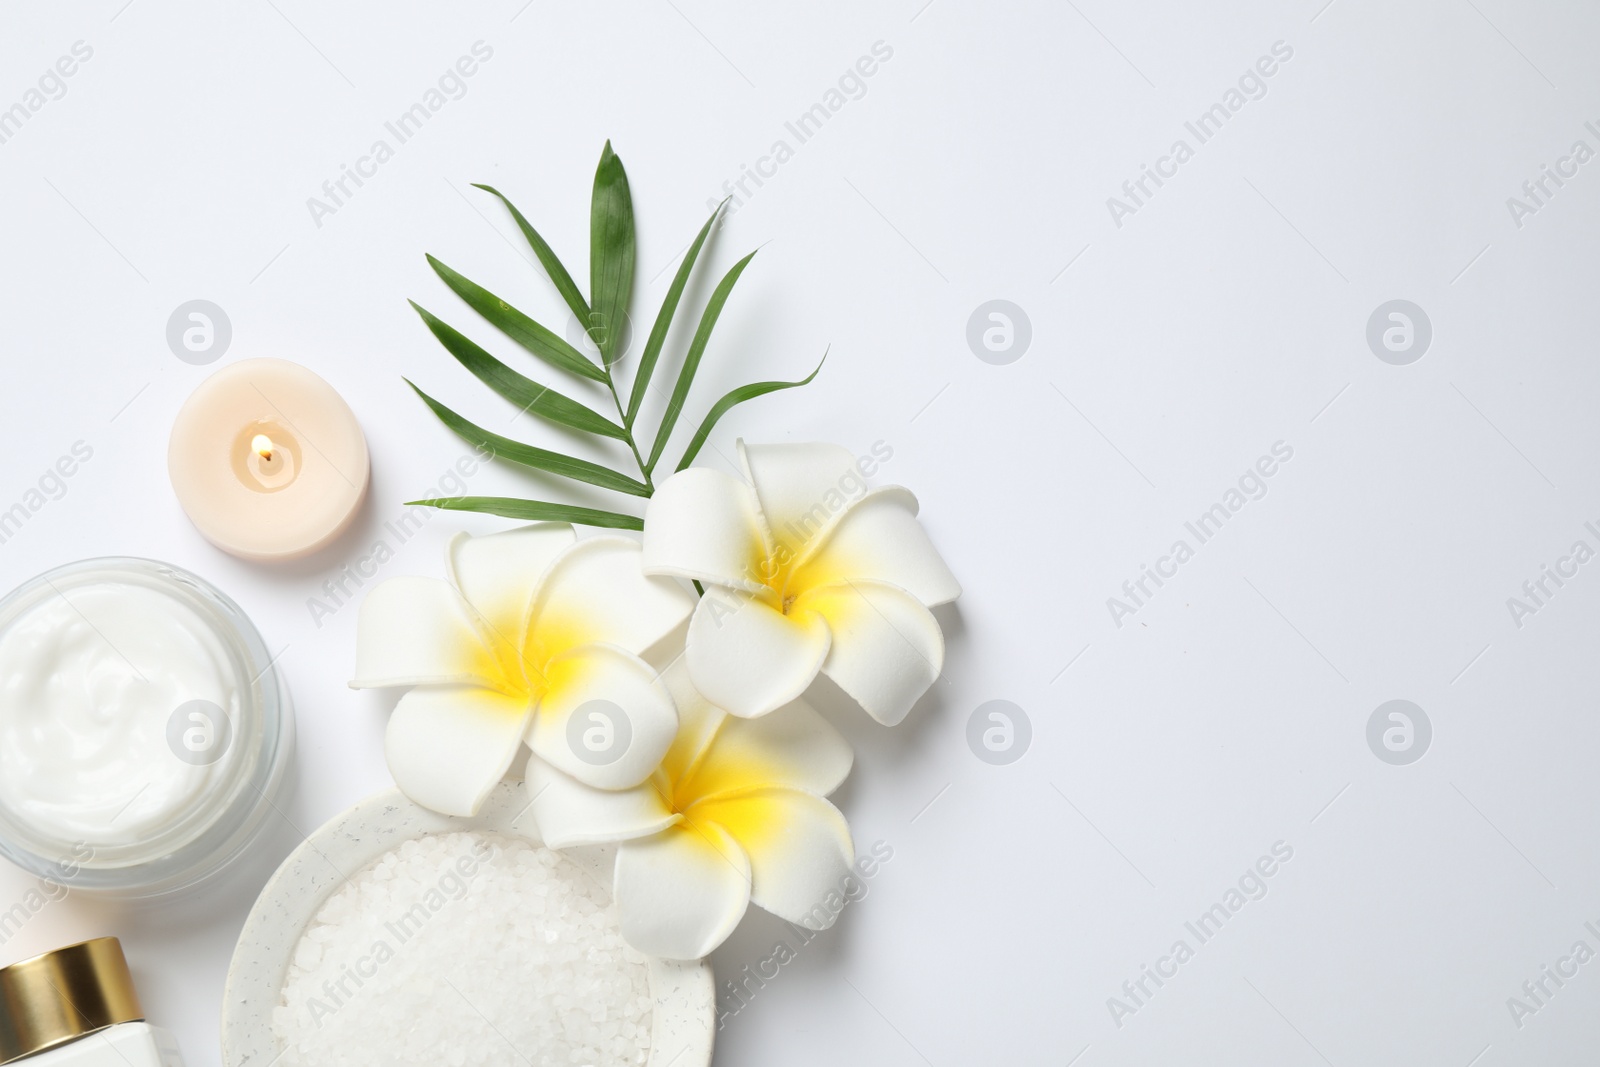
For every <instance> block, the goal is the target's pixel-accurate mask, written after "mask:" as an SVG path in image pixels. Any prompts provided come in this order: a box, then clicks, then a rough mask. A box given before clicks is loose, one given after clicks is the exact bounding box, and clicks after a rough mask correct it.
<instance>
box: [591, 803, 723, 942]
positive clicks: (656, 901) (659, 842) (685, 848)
mask: <svg viewBox="0 0 1600 1067" xmlns="http://www.w3.org/2000/svg"><path fill="white" fill-rule="evenodd" d="M613 889H614V892H613V896H614V898H615V899H616V903H617V918H618V920H619V921H620V923H621V926H622V936H623V938H624V939H625V940H626V941H627V942H628V944H630V945H632V946H633V947H634V949H636V950H637V951H639V952H642V953H644V954H645V955H646V956H658V957H661V958H663V959H669V960H696V959H699V958H701V957H702V956H707V955H709V954H710V953H711V950H712V949H714V948H716V947H717V946H718V945H720V944H722V943H723V942H724V941H726V940H727V938H728V935H729V934H731V933H733V928H734V927H736V926H738V925H739V920H740V919H742V918H744V912H745V908H746V907H747V906H748V905H749V903H750V861H749V860H748V859H747V858H746V857H745V854H744V850H743V849H741V848H740V847H739V846H738V845H737V844H735V843H734V841H733V839H732V838H731V837H729V836H728V835H727V834H726V833H725V832H724V831H722V830H721V829H720V828H718V827H716V826H708V827H705V828H704V829H703V831H701V832H696V831H694V830H690V829H687V828H685V827H683V826H674V827H673V828H672V829H670V830H667V831H666V832H665V833H660V834H657V835H655V836H654V837H646V838H643V839H641V840H638V841H629V842H626V843H625V844H623V845H622V846H621V847H620V848H618V849H617V869H616V876H615V881H614V883H613Z"/></svg>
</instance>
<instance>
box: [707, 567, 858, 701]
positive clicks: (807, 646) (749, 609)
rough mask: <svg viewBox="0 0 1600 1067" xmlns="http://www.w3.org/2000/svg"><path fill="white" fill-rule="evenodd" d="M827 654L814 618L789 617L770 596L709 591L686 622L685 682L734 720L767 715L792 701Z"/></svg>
mask: <svg viewBox="0 0 1600 1067" xmlns="http://www.w3.org/2000/svg"><path fill="white" fill-rule="evenodd" d="M827 654H828V627H827V625H826V624H825V623H824V622H823V621H822V619H821V617H820V616H818V615H816V614H814V613H809V612H808V613H806V614H804V615H801V616H789V615H785V614H783V612H781V611H779V610H777V608H776V607H775V606H774V605H773V598H772V597H771V595H770V594H769V595H767V596H762V597H752V596H750V595H748V594H746V593H739V592H734V591H733V590H730V589H723V588H721V587H718V586H711V587H709V588H708V589H707V590H706V595H705V596H703V597H701V598H700V606H699V607H698V608H696V609H695V613H694V618H693V619H691V620H690V622H689V644H688V648H687V650H686V655H687V660H688V664H689V677H690V679H691V680H692V681H693V682H694V687H695V688H696V689H698V690H700V692H701V693H703V694H705V697H706V699H707V700H709V701H711V703H713V704H715V705H717V706H718V707H720V708H723V709H725V710H727V711H729V712H732V713H733V714H734V715H742V716H745V717H751V716H755V715H765V714H766V713H767V712H769V711H772V710H773V709H775V708H780V707H782V706H783V705H785V704H787V703H789V702H790V701H791V700H794V699H796V698H797V697H799V696H800V694H801V693H803V692H805V691H806V687H807V686H808V685H810V684H811V682H812V680H813V679H815V678H816V676H817V671H818V670H820V669H821V667H822V661H823V659H824V658H825V657H826V656H827Z"/></svg>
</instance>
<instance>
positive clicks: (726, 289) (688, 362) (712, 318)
mask: <svg viewBox="0 0 1600 1067" xmlns="http://www.w3.org/2000/svg"><path fill="white" fill-rule="evenodd" d="M755 255H756V254H755V253H754V252H751V253H750V254H749V255H748V256H745V257H744V258H743V259H741V260H740V261H739V262H737V263H735V264H734V265H733V269H732V270H730V271H728V273H727V274H725V275H723V276H722V281H720V282H718V283H717V288H716V290H715V291H713V292H712V294H711V300H710V301H709V302H708V303H707V304H706V309H705V311H704V313H702V314H701V316H700V325H699V327H698V328H697V329H696V330H695V332H694V340H693V341H692V342H691V343H690V344H689V354H688V355H687V356H685V357H684V360H683V369H682V370H681V371H679V372H678V384H677V385H675V386H674V387H673V389H672V398H671V399H670V400H668V401H667V410H666V413H665V414H663V415H662V416H661V428H660V429H659V430H657V431H656V443H655V445H654V446H653V447H652V448H651V449H650V461H649V462H648V463H646V464H645V466H644V472H645V476H646V477H649V475H650V472H651V471H653V470H655V469H656V462H657V461H658V460H659V459H660V458H661V452H662V450H663V449H665V448H666V447H667V439H668V438H669V437H671V436H672V429H673V427H674V426H676V425H677V423H678V415H679V414H681V413H682V411H683V404H684V401H685V400H687V399H688V397H689V387H690V386H691V385H693V384H694V376H695V374H696V373H697V372H698V371H699V370H700V359H701V357H702V356H704V355H705V352H706V345H707V343H709V342H710V340H711V331H712V330H713V329H715V328H716V325H717V319H718V317H719V316H721V314H722V308H723V305H725V304H726V303H727V302H728V294H730V293H732V292H733V287H734V285H735V284H736V283H737V282H738V281H739V275H741V274H743V273H744V269H745V267H747V266H749V264H750V261H751V260H752V259H754V258H755Z"/></svg>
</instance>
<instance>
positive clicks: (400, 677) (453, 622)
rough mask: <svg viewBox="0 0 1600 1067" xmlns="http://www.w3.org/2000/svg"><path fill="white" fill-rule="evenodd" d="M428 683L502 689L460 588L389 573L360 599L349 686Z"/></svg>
mask: <svg viewBox="0 0 1600 1067" xmlns="http://www.w3.org/2000/svg"><path fill="white" fill-rule="evenodd" d="M430 683H435V684H452V683H453V684H475V685H484V686H488V687H490V688H495V689H504V688H506V686H505V679H504V676H503V674H502V673H501V671H500V668H499V666H498V664H497V663H496V661H495V658H494V655H493V653H492V652H490V651H489V649H488V648H487V646H486V645H485V644H484V641H483V638H482V637H481V636H480V635H479V632H478V629H477V627H476V625H475V624H474V622H473V619H472V616H471V609H470V608H468V607H467V603H466V601H464V600H462V599H461V596H460V594H459V593H457V592H456V591H455V590H454V589H452V588H451V587H450V585H449V584H448V583H446V582H441V581H439V580H438V579H437V578H414V577H409V576H408V577H403V578H390V579H389V580H388V581H386V582H384V583H383V584H381V585H378V586H375V587H374V588H373V589H372V591H371V592H370V593H368V594H367V595H366V598H365V599H363V600H362V602H361V616H360V618H359V619H358V620H357V623H356V676H355V678H354V680H352V681H351V682H350V687H351V688H352V689H375V688H380V687H382V686H389V685H425V684H430Z"/></svg>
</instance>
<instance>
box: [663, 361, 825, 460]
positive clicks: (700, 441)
mask: <svg viewBox="0 0 1600 1067" xmlns="http://www.w3.org/2000/svg"><path fill="white" fill-rule="evenodd" d="M827 361H828V354H827V353H826V352H824V353H823V354H822V359H821V360H819V361H818V362H817V367H816V370H813V371H812V372H811V373H810V374H808V375H806V376H805V377H804V378H801V379H800V380H799V381H797V382H752V383H751V384H749V385H741V386H740V387H739V388H737V389H734V390H732V391H730V392H729V393H728V394H727V395H726V396H724V397H723V398H722V399H721V400H719V401H717V402H716V403H715V404H713V405H712V406H711V413H710V414H709V415H707V416H706V421H704V422H702V423H701V424H700V428H699V429H698V430H696V431H695V432H694V439H693V440H691V441H690V442H689V447H688V448H687V449H685V450H684V453H683V458H682V459H680V460H679V461H678V467H677V469H678V470H680V471H681V470H683V469H684V468H685V467H687V466H688V465H689V464H691V463H693V462H694V458H695V457H696V456H698V455H699V454H700V449H701V448H702V447H704V446H705V443H706V438H708V437H710V436H711V430H712V428H713V427H715V426H716V425H717V421H718V420H719V419H721V418H722V416H724V415H726V414H727V413H728V412H729V411H730V410H731V409H732V408H734V407H737V406H738V405H740V404H742V403H744V402H745V401H746V400H754V399H755V398H756V397H758V396H766V395H767V394H768V393H776V392H778V391H779V390H780V389H796V388H799V387H800V386H802V385H810V384H811V380H812V379H813V378H815V377H816V376H817V374H818V372H820V371H821V370H822V364H824V363H826V362H827Z"/></svg>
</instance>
